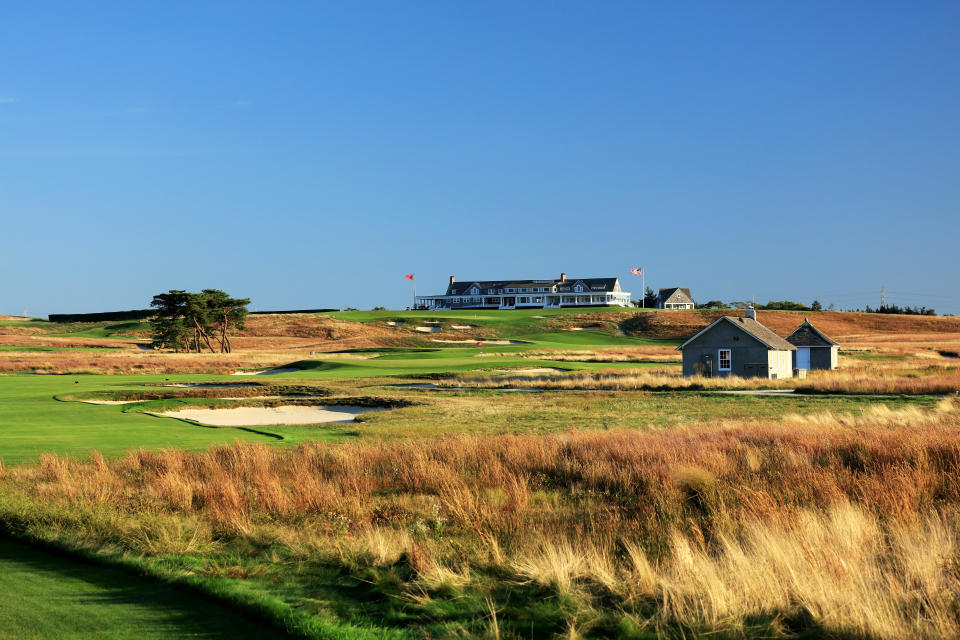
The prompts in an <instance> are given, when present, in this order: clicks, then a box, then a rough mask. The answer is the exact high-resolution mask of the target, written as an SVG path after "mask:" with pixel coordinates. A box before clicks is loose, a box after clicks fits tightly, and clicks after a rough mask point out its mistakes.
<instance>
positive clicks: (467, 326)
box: [450, 324, 477, 331]
mask: <svg viewBox="0 0 960 640" xmlns="http://www.w3.org/2000/svg"><path fill="white" fill-rule="evenodd" d="M450 328H451V329H458V330H460V331H468V330H470V329H476V328H477V325H475V324H452V325H450Z"/></svg>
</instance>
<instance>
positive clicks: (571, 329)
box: [567, 327, 600, 331]
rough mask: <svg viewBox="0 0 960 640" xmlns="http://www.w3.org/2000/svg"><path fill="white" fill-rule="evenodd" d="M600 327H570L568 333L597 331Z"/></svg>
mask: <svg viewBox="0 0 960 640" xmlns="http://www.w3.org/2000/svg"><path fill="white" fill-rule="evenodd" d="M599 329H600V327H570V328H568V329H567V331H597V330H599Z"/></svg>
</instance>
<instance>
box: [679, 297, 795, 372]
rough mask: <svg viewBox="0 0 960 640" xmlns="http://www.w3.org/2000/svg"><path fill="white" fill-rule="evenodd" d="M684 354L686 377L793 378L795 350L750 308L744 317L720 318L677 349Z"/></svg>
mask: <svg viewBox="0 0 960 640" xmlns="http://www.w3.org/2000/svg"><path fill="white" fill-rule="evenodd" d="M677 349H678V350H680V351H682V352H683V375H685V376H695V375H702V376H707V377H726V376H740V377H743V378H757V377H760V378H769V379H771V380H776V379H778V378H791V377H793V352H794V351H796V349H797V348H796V347H795V346H793V345H792V344H790V343H789V342H787V341H786V340H784V339H783V338H781V337H780V336H778V335H777V334H776V333H774V332H773V331H771V330H770V329H768V328H767V327H765V326H763V325H762V324H760V323H759V322H758V321H757V312H756V311H755V310H754V309H747V316H746V317H745V318H734V317H730V316H721V317H720V318H718V319H717V320H715V321H714V322H713V323H712V324H711V325H710V326H708V327H707V328H706V329H703V330H702V331H700V332H699V333H697V334H696V335H695V336H693V337H692V338H690V339H689V340H687V341H686V342H684V343H683V344H682V345H680V346H679V347H677Z"/></svg>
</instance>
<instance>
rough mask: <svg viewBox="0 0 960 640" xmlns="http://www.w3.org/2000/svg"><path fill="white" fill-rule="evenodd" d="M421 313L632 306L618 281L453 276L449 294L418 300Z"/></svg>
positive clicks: (421, 297)
mask: <svg viewBox="0 0 960 640" xmlns="http://www.w3.org/2000/svg"><path fill="white" fill-rule="evenodd" d="M416 304H417V307H418V308H421V309H537V308H547V309H552V308H560V307H603V306H619V307H629V306H630V292H629V291H624V290H623V289H621V288H620V280H619V279H618V278H567V274H565V273H561V274H560V278H559V279H558V280H522V279H521V280H465V281H463V282H457V281H456V278H454V277H453V276H450V284H448V285H447V290H446V292H445V293H443V294H441V295H436V296H417V298H416Z"/></svg>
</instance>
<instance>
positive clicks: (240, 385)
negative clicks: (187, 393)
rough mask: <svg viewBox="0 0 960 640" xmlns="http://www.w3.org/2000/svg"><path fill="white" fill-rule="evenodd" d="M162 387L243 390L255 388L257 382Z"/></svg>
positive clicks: (187, 383) (206, 383)
mask: <svg viewBox="0 0 960 640" xmlns="http://www.w3.org/2000/svg"><path fill="white" fill-rule="evenodd" d="M160 386H162V387H180V388H183V389H243V388H245V387H255V386H257V383H256V382H178V383H176V384H163V385H160Z"/></svg>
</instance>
